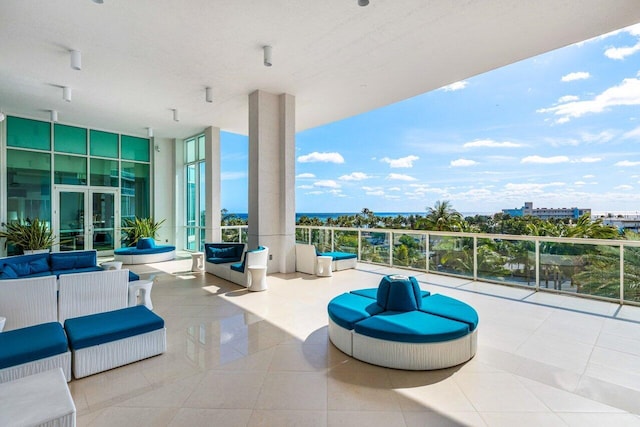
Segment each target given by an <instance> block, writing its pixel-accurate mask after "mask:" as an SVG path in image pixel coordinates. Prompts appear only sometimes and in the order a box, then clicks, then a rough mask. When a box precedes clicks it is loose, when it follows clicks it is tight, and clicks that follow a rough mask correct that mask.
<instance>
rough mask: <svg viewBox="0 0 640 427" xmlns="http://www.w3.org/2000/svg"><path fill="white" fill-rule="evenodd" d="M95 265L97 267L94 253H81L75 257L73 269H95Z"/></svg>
mask: <svg viewBox="0 0 640 427" xmlns="http://www.w3.org/2000/svg"><path fill="white" fill-rule="evenodd" d="M96 265H98V258H97V253H96V252H93V251H91V252H82V253H79V254H78V255H77V256H76V258H75V262H74V264H73V268H86V267H95V266H96Z"/></svg>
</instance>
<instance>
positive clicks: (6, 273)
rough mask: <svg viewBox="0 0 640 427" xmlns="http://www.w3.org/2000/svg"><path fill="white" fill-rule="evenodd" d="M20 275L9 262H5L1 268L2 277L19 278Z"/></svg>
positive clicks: (0, 274) (0, 277) (0, 275)
mask: <svg viewBox="0 0 640 427" xmlns="http://www.w3.org/2000/svg"><path fill="white" fill-rule="evenodd" d="M17 278H18V275H17V274H16V272H15V270H14V269H13V268H11V266H10V265H9V264H5V265H4V266H2V270H0V279H17Z"/></svg>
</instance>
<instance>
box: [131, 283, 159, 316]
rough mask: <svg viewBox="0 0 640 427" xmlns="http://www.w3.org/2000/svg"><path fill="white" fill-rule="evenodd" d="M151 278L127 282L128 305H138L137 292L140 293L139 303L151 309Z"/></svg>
mask: <svg viewBox="0 0 640 427" xmlns="http://www.w3.org/2000/svg"><path fill="white" fill-rule="evenodd" d="M152 287H153V280H134V281H133V282H129V307H133V306H134V305H138V293H140V299H141V301H140V304H143V305H144V306H145V307H147V308H148V309H149V310H153V303H152V302H151V288H152Z"/></svg>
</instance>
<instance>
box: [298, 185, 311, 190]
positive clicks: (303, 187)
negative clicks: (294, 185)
mask: <svg viewBox="0 0 640 427" xmlns="http://www.w3.org/2000/svg"><path fill="white" fill-rule="evenodd" d="M298 188H300V189H302V190H310V189H312V188H313V185H298Z"/></svg>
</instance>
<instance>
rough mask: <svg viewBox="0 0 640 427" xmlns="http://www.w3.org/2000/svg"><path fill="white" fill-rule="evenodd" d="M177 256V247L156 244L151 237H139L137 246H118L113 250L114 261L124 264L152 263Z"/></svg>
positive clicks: (169, 259)
mask: <svg viewBox="0 0 640 427" xmlns="http://www.w3.org/2000/svg"><path fill="white" fill-rule="evenodd" d="M175 257H176V247H175V246H171V245H156V242H155V240H154V239H153V238H151V237H142V238H140V239H138V243H136V246H135V247H133V246H132V247H126V248H118V249H116V250H114V251H113V259H114V261H120V262H122V263H123V264H152V263H154V262H162V261H171V260H172V259H175Z"/></svg>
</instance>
